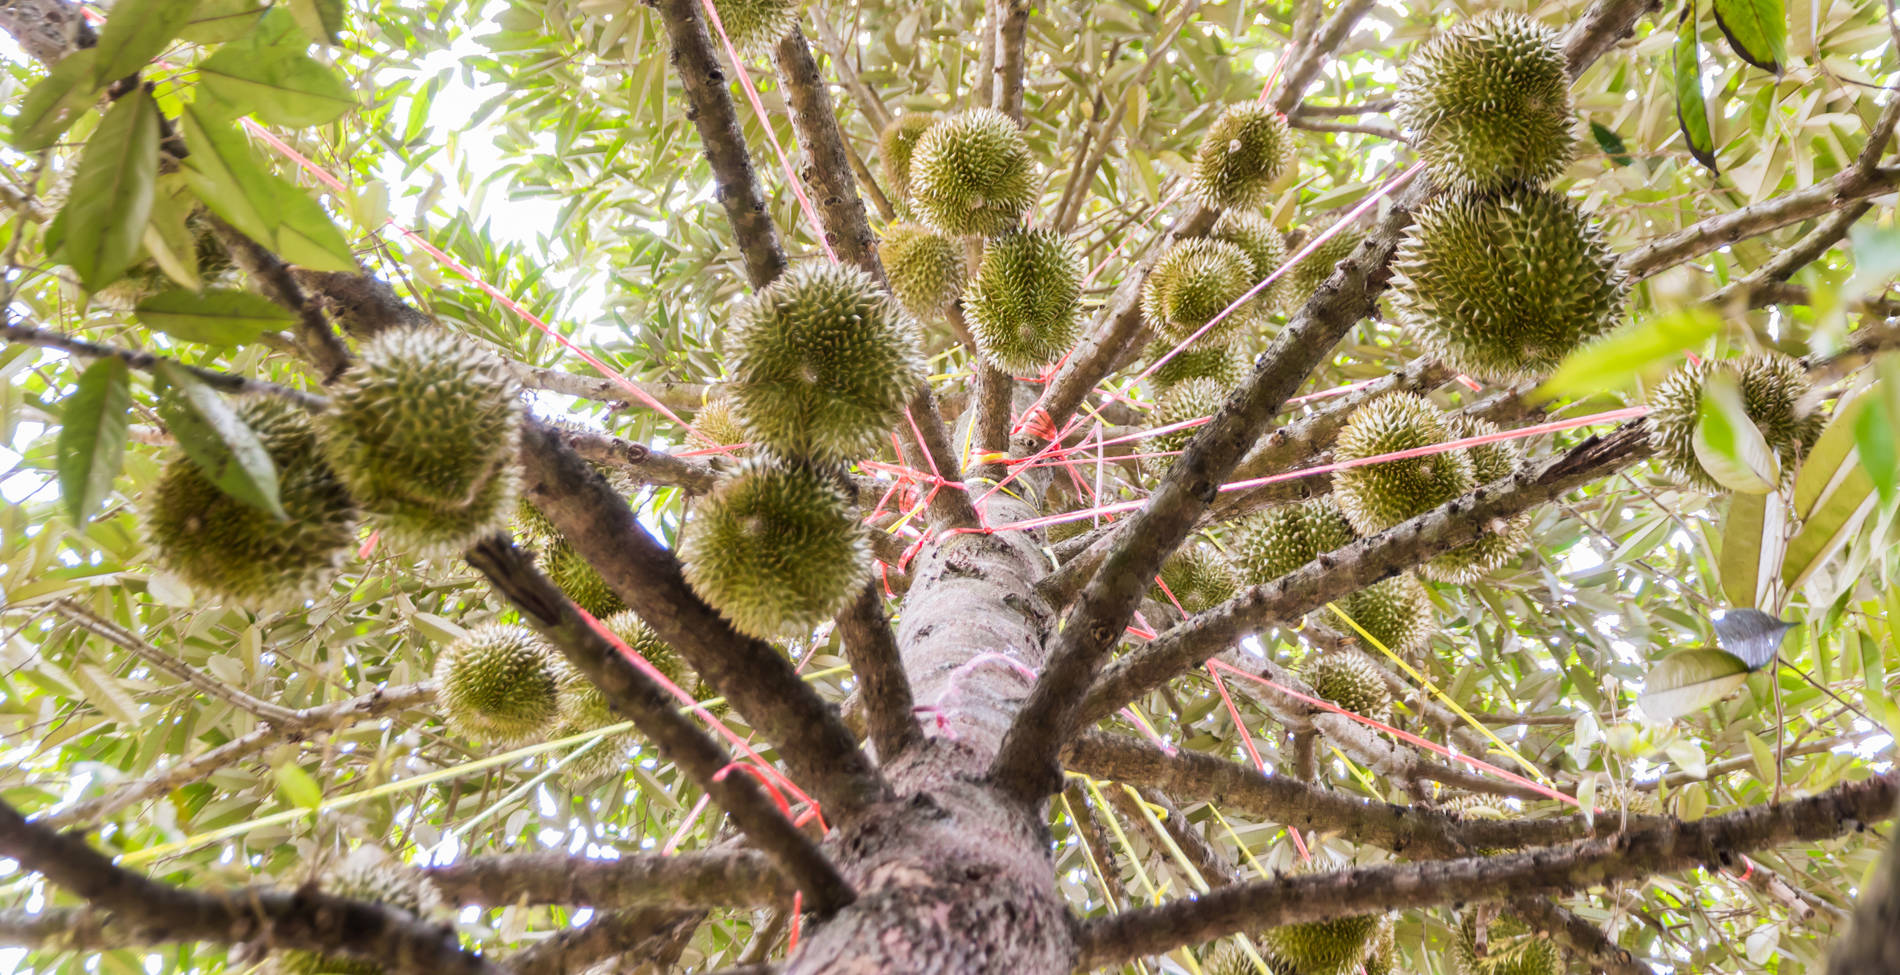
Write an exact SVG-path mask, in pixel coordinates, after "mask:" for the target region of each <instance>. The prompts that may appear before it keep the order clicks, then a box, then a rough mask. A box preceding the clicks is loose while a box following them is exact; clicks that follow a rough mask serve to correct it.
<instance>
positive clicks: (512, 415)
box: [317, 328, 523, 555]
mask: <svg viewBox="0 0 1900 975" xmlns="http://www.w3.org/2000/svg"><path fill="white" fill-rule="evenodd" d="M522 416H523V408H522V403H521V386H520V384H519V383H517V382H516V381H515V379H514V376H513V375H512V374H511V373H510V372H509V370H508V367H507V365H506V364H505V363H504V362H502V361H501V360H500V359H498V358H496V357H495V356H493V355H490V354H489V353H487V352H485V351H482V350H481V349H479V348H477V347H475V346H474V345H472V344H471V343H470V342H469V341H468V340H467V339H466V338H463V337H459V336H456V335H452V334H450V333H448V332H444V331H440V330H436V329H430V328H405V329H391V330H389V331H385V332H381V333H379V334H377V335H376V336H375V337H374V338H372V339H370V340H369V341H367V342H364V343H363V344H362V346H361V347H360V348H359V349H358V356H357V359H356V361H355V362H354V363H353V364H352V365H351V366H350V368H349V369H348V370H347V371H346V372H344V373H343V376H342V377H341V378H340V379H338V380H337V382H335V383H333V384H332V385H331V388H330V409H329V410H328V411H326V412H325V413H324V414H323V415H322V417H321V419H320V420H319V422H318V428H317V429H318V433H319V435H320V438H321V440H322V443H323V449H324V453H325V455H326V456H327V457H328V458H329V461H330V466H331V467H333V468H334V469H335V470H336V472H337V475H338V476H339V477H341V478H342V479H343V483H344V484H345V485H346V486H348V488H349V490H350V494H351V495H353V496H354V497H355V498H356V500H357V503H359V504H360V505H362V507H363V512H364V515H365V517H366V519H367V520H368V521H369V523H370V524H371V525H373V526H375V527H376V528H377V529H378V530H379V531H381V532H382V533H383V534H384V536H385V537H386V538H388V539H389V540H390V541H392V542H395V543H397V544H399V545H404V546H407V547H410V548H413V549H415V550H417V551H418V552H420V553H423V554H427V555H440V554H447V553H451V552H456V551H459V550H461V549H463V548H466V547H467V546H468V545H469V544H470V543H472V542H474V541H475V540H476V539H477V538H480V537H481V536H482V535H485V534H488V533H489V532H493V531H497V530H499V529H500V528H501V527H502V526H503V524H504V523H505V522H506V520H507V518H508V515H509V513H510V512H511V511H512V510H513V509H514V504H515V488H516V480H517V477H516V472H515V454H516V449H517V444H519V443H520V440H521V423H522Z"/></svg>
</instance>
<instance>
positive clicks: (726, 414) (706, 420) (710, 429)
mask: <svg viewBox="0 0 1900 975" xmlns="http://www.w3.org/2000/svg"><path fill="white" fill-rule="evenodd" d="M693 429H694V430H695V431H697V432H696V435H695V436H694V438H693V439H694V440H696V441H697V442H698V443H700V444H701V445H702V446H706V447H732V446H737V445H738V444H742V443H747V442H748V441H747V439H746V432H745V427H744V426H741V425H740V423H739V412H738V410H736V409H734V408H733V405H732V397H730V396H715V397H713V398H711V399H709V400H707V401H706V405H704V406H702V407H700V408H699V412H698V413H695V414H693Z"/></svg>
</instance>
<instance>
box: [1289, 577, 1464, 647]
mask: <svg viewBox="0 0 1900 975" xmlns="http://www.w3.org/2000/svg"><path fill="white" fill-rule="evenodd" d="M1333 605H1335V606H1338V607H1339V611H1340V612H1342V613H1345V614H1346V616H1347V617H1349V618H1350V619H1351V620H1352V621H1353V622H1354V623H1357V624H1359V626H1360V628H1362V629H1364V630H1365V631H1366V633H1368V634H1371V636H1372V638H1373V639H1374V640H1377V641H1379V643H1380V644H1381V645H1382V646H1384V647H1385V648H1386V649H1387V650H1390V651H1392V652H1393V653H1397V654H1408V653H1412V652H1414V651H1417V650H1421V649H1423V648H1424V647H1425V645H1426V644H1427V643H1429V642H1430V641H1431V638H1432V634H1434V633H1437V632H1438V615H1437V614H1436V613H1435V612H1433V610H1432V597H1431V594H1429V593H1427V592H1426V591H1425V586H1424V584H1423V583H1421V582H1419V581H1418V577H1417V576H1414V575H1412V574H1411V573H1409V572H1407V573H1404V574H1402V575H1396V576H1393V577H1392V578H1390V579H1381V580H1380V581H1378V582H1375V583H1373V584H1372V585H1370V586H1367V587H1365V588H1364V589H1361V590H1359V591H1358V592H1355V593H1353V594H1351V595H1349V596H1347V597H1345V598H1344V599H1341V600H1338V601H1337V602H1335V603H1334V604H1333ZM1315 618H1316V619H1319V620H1321V621H1322V622H1324V623H1326V624H1327V625H1328V626H1331V627H1333V628H1334V629H1337V630H1340V631H1341V632H1344V633H1345V634H1346V635H1347V636H1349V637H1352V638H1353V639H1355V640H1364V637H1362V636H1361V635H1360V633H1359V630H1357V629H1354V628H1353V627H1352V626H1350V625H1349V624H1347V623H1346V622H1345V621H1344V620H1341V619H1339V617H1338V616H1336V615H1335V614H1334V613H1332V612H1331V611H1326V612H1322V613H1316V614H1315ZM1365 649H1366V652H1367V653H1371V654H1375V655H1376V654H1378V649H1377V648H1376V647H1372V646H1367V647H1366V648H1365Z"/></svg>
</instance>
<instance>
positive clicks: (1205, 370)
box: [1147, 342, 1252, 392]
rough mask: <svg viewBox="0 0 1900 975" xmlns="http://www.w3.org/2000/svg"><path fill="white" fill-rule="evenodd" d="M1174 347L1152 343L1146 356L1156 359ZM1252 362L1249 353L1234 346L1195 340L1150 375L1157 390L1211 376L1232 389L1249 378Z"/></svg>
mask: <svg viewBox="0 0 1900 975" xmlns="http://www.w3.org/2000/svg"><path fill="white" fill-rule="evenodd" d="M1173 348H1174V346H1173V344H1172V343H1169V342H1151V343H1149V345H1148V351H1147V359H1148V361H1149V362H1154V361H1155V360H1157V359H1160V358H1161V357H1162V356H1164V355H1167V354H1168V352H1169V350H1171V349H1173ZM1251 365H1252V364H1251V363H1249V362H1248V361H1247V356H1246V354H1245V353H1242V352H1241V351H1240V350H1239V349H1238V348H1236V347H1234V346H1231V345H1220V344H1214V345H1202V344H1201V343H1199V342H1196V343H1194V344H1193V345H1190V346H1188V347H1187V348H1185V349H1182V350H1181V351H1180V352H1179V353H1177V354H1176V355H1175V356H1174V357H1173V358H1171V359H1169V360H1168V361H1166V362H1163V363H1162V364H1161V366H1160V368H1158V369H1156V370H1155V371H1154V372H1153V373H1151V374H1149V376H1148V381H1149V382H1150V383H1153V384H1154V388H1155V390H1156V391H1158V392H1166V391H1167V390H1168V388H1169V387H1171V386H1177V385H1180V384H1181V383H1184V382H1187V381H1188V380H1190V379H1211V380H1213V381H1214V382H1215V383H1216V384H1217V385H1219V386H1220V387H1221V388H1222V389H1232V388H1234V386H1235V385H1237V384H1238V383H1239V382H1240V381H1241V380H1242V379H1243V378H1245V377H1246V375H1247V371H1248V369H1249V368H1250V367H1251Z"/></svg>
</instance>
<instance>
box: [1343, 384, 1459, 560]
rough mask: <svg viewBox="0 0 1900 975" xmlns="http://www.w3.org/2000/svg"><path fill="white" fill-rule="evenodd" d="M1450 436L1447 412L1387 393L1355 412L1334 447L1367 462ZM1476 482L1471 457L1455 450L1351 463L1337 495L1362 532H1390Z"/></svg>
mask: <svg viewBox="0 0 1900 975" xmlns="http://www.w3.org/2000/svg"><path fill="white" fill-rule="evenodd" d="M1450 439H1451V431H1450V430H1449V428H1447V426H1446V417H1445V414H1444V413H1443V412H1442V411H1440V410H1439V409H1438V408H1437V407H1435V406H1433V405H1432V404H1431V403H1430V402H1428V401H1427V400H1426V399H1425V398H1424V397H1422V396H1418V395H1416V394H1413V393H1387V394H1386V395H1384V396H1381V397H1379V398H1378V399H1375V400H1372V401H1371V402H1369V403H1367V404H1365V405H1364V406H1361V407H1359V408H1358V409H1357V410H1354V411H1353V414H1352V416H1351V417H1350V418H1349V419H1347V420H1346V425H1345V427H1344V428H1342V429H1341V430H1340V431H1339V439H1338V441H1337V442H1336V443H1335V444H1334V445H1333V460H1334V461H1335V462H1341V461H1352V460H1362V459H1364V458H1367V457H1377V456H1381V455H1383V454H1390V453H1396V452H1398V451H1402V450H1411V449H1414V448H1417V447H1429V446H1432V445H1433V444H1441V443H1444V442H1445V441H1447V440H1450ZM1475 486H1476V481H1475V480H1474V478H1473V476H1472V473H1471V459H1470V458H1469V457H1467V456H1465V454H1464V453H1463V452H1462V451H1455V450H1453V451H1445V452H1442V453H1436V454H1426V455H1425V456H1423V457H1409V458H1405V459H1402V460H1387V461H1380V462H1378V463H1373V464H1365V465H1362V466H1358V467H1348V468H1346V469H1344V470H1340V471H1336V472H1334V474H1333V497H1334V498H1336V499H1337V500H1338V503H1339V510H1340V512H1341V513H1342V514H1344V515H1345V516H1346V520H1347V521H1349V522H1351V523H1352V527H1353V529H1354V530H1355V531H1357V532H1359V533H1360V534H1362V535H1371V534H1375V533H1377V532H1382V531H1385V530H1386V529H1387V528H1390V527H1392V526H1393V525H1396V524H1398V523H1399V522H1401V521H1404V520H1406V519H1408V518H1412V517H1414V516H1417V515H1421V514H1424V513H1425V512H1427V511H1430V510H1432V509H1433V508H1436V507H1438V506H1439V505H1441V504H1444V503H1445V502H1447V501H1450V500H1451V499H1453V498H1455V497H1458V496H1459V495H1461V494H1464V493H1465V492H1466V491H1469V490H1471V489H1472V488H1473V487H1475Z"/></svg>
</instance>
